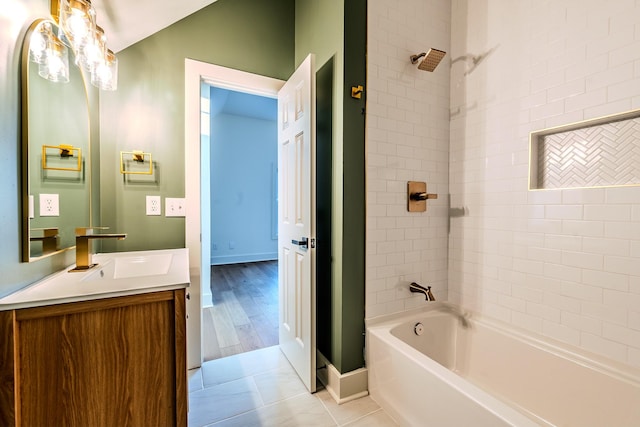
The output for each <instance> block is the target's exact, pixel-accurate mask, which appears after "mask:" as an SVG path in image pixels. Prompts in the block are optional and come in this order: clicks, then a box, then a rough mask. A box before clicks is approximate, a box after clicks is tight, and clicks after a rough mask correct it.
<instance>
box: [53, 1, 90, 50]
mask: <svg viewBox="0 0 640 427" xmlns="http://www.w3.org/2000/svg"><path fill="white" fill-rule="evenodd" d="M95 16H96V14H95V10H94V9H93V7H91V3H89V2H88V1H86V0H61V1H60V26H61V27H62V29H63V31H64V33H65V34H66V36H67V38H68V39H69V41H70V42H71V44H72V45H73V47H74V48H75V50H76V51H77V50H79V49H80V47H82V45H84V43H85V42H86V40H87V37H88V36H89V35H90V34H91V29H92V28H93V27H94V26H95Z"/></svg>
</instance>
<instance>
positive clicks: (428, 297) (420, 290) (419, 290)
mask: <svg viewBox="0 0 640 427" xmlns="http://www.w3.org/2000/svg"><path fill="white" fill-rule="evenodd" d="M409 291H411V292H412V293H415V294H423V295H424V300H425V301H435V300H436V298H435V297H434V296H433V293H431V286H422V285H418V284H417V283H416V282H411V284H410V285H409Z"/></svg>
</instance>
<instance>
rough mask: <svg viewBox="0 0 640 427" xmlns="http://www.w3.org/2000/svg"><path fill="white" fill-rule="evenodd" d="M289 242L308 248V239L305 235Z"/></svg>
mask: <svg viewBox="0 0 640 427" xmlns="http://www.w3.org/2000/svg"><path fill="white" fill-rule="evenodd" d="M291 243H293V244H294V245H298V246H300V247H301V248H304V249H309V239H308V238H306V237H303V238H302V239H300V240H292V241H291Z"/></svg>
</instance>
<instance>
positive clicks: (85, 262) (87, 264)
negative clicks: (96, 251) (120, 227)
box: [69, 227, 127, 272]
mask: <svg viewBox="0 0 640 427" xmlns="http://www.w3.org/2000/svg"><path fill="white" fill-rule="evenodd" d="M107 228H108V227H78V228H76V266H75V268H73V269H71V270H69V272H71V271H86V270H88V269H90V268H92V267H95V266H96V265H97V264H93V262H92V261H91V243H90V242H91V240H93V239H118V240H124V239H125V238H126V237H127V234H126V233H123V234H118V233H104V234H100V233H98V234H94V231H95V230H106V229H107Z"/></svg>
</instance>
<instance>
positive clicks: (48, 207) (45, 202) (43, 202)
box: [40, 194, 60, 216]
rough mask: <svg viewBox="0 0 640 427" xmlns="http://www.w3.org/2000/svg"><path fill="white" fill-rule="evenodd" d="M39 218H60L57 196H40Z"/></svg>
mask: <svg viewBox="0 0 640 427" xmlns="http://www.w3.org/2000/svg"><path fill="white" fill-rule="evenodd" d="M40 216H60V202H59V199H58V195H57V194H40Z"/></svg>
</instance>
